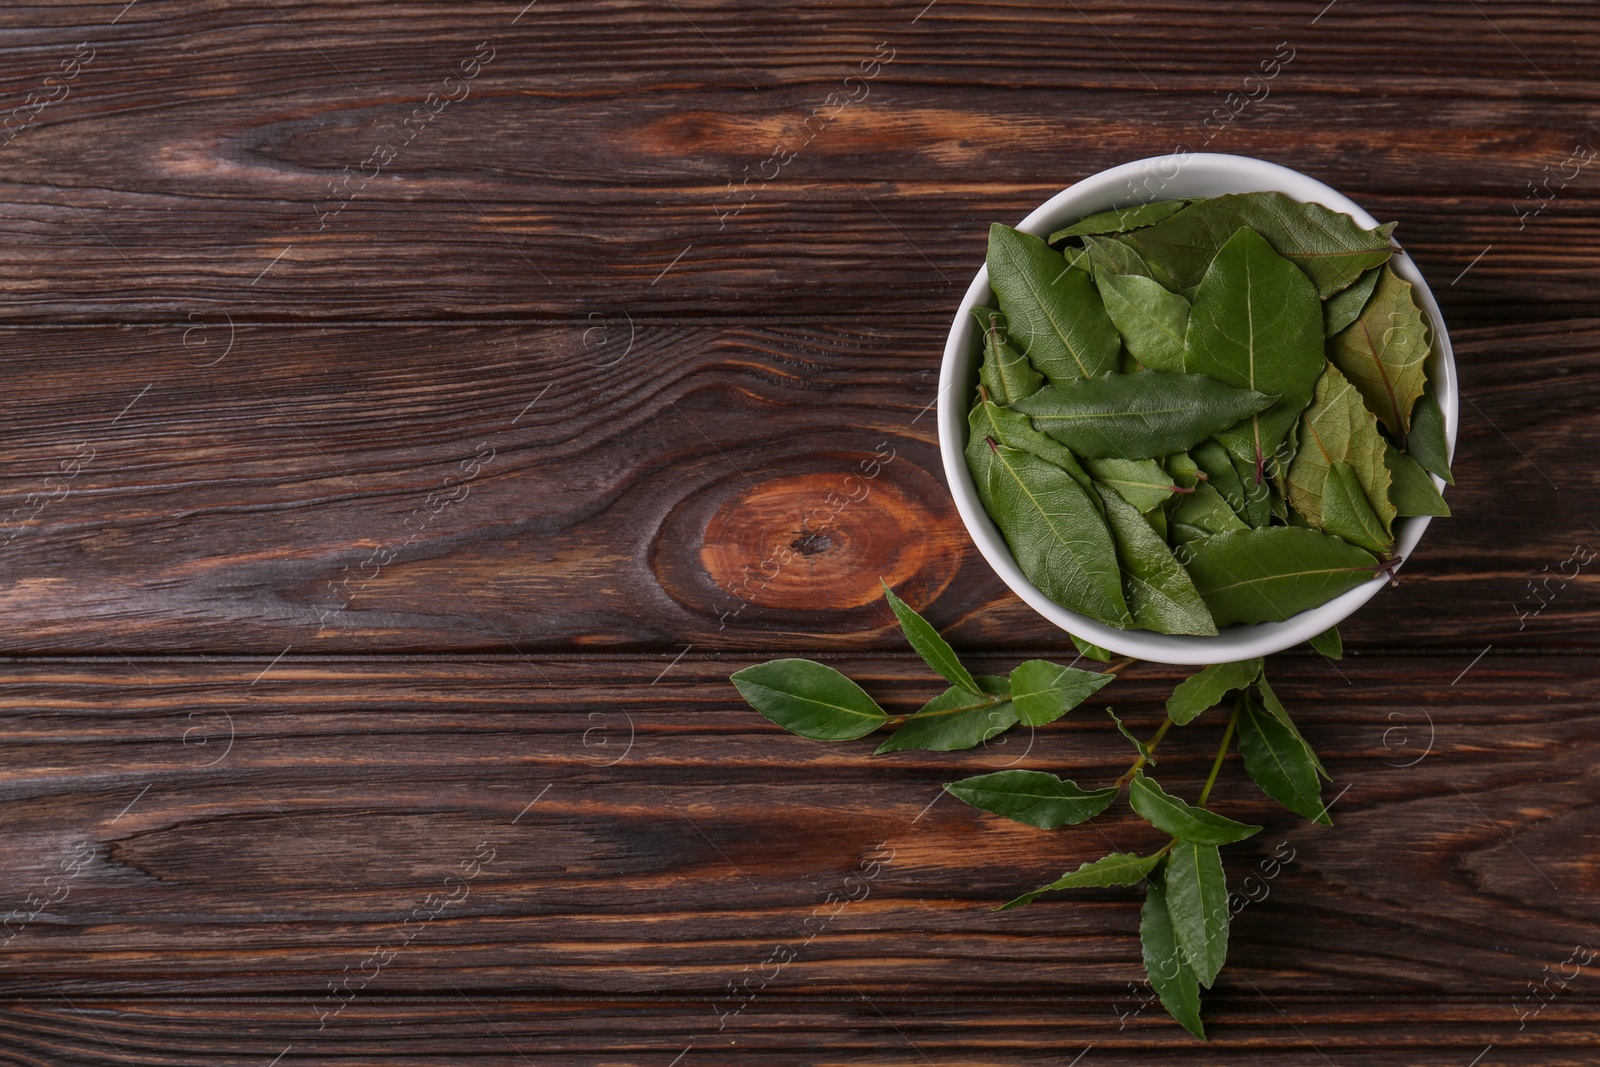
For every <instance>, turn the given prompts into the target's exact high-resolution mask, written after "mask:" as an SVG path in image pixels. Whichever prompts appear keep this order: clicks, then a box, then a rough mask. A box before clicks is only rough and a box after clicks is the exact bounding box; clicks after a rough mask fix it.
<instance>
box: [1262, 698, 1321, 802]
mask: <svg viewBox="0 0 1600 1067" xmlns="http://www.w3.org/2000/svg"><path fill="white" fill-rule="evenodd" d="M1239 755H1240V757H1241V758H1242V759H1243V761H1244V769H1245V773H1246V774H1248V775H1249V776H1250V779H1251V780H1252V781H1253V782H1255V783H1256V785H1258V786H1260V787H1261V791H1262V792H1263V793H1265V794H1267V796H1269V797H1271V798H1272V799H1273V800H1276V801H1277V802H1278V803H1279V804H1282V805H1283V806H1284V807H1286V808H1288V809H1289V810H1290V811H1292V812H1294V813H1295V814H1296V815H1302V816H1304V817H1305V818H1307V819H1310V820H1312V821H1313V822H1319V823H1322V824H1323V825H1324V826H1332V825H1333V820H1332V819H1330V818H1329V817H1328V809H1327V807H1326V806H1325V805H1324V804H1323V803H1322V785H1321V782H1320V781H1319V780H1318V776H1317V763H1316V757H1315V755H1314V754H1312V753H1311V752H1310V746H1308V745H1307V744H1306V743H1305V740H1304V739H1303V738H1301V737H1300V735H1299V733H1298V731H1294V730H1291V729H1288V728H1286V727H1285V726H1284V725H1283V724H1282V723H1280V722H1279V721H1278V720H1277V719H1276V718H1274V717H1273V716H1271V715H1269V714H1267V713H1265V712H1263V711H1261V710H1259V709H1258V708H1256V707H1255V704H1254V702H1253V701H1249V700H1247V701H1246V702H1245V707H1244V714H1243V715H1241V716H1240V718H1239Z"/></svg>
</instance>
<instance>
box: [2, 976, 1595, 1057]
mask: <svg viewBox="0 0 1600 1067" xmlns="http://www.w3.org/2000/svg"><path fill="white" fill-rule="evenodd" d="M1220 999H1221V1004H1222V1006H1221V1007H1220V1008H1219V1009H1218V1010H1217V1011H1215V1013H1214V1014H1215V1015H1216V1016H1217V1018H1216V1020H1215V1021H1213V1022H1212V1024H1211V1040H1210V1043H1209V1044H1206V1045H1202V1044H1200V1043H1199V1042H1196V1041H1193V1040H1191V1039H1189V1038H1188V1037H1187V1035H1185V1034H1183V1033H1181V1032H1180V1031H1178V1030H1177V1027H1176V1026H1175V1025H1173V1024H1171V1023H1170V1022H1163V1021H1162V1020H1160V1019H1157V1018H1152V1017H1151V1016H1150V1014H1149V1013H1144V1014H1143V1015H1142V1016H1140V1017H1137V1018H1132V1019H1129V1020H1128V1021H1127V1025H1126V1026H1125V1027H1124V1026H1119V1025H1118V1017H1117V1016H1116V1014H1115V1013H1112V1012H1109V1011H1106V1010H1104V1005H1100V1004H1096V1003H1093V1002H1089V1001H1082V1000H1074V999H1067V998H1061V999H1045V998H1041V997H1028V998H1012V999H1009V1000H1007V1001H1004V1002H998V1001H994V1002H987V1003H984V1002H980V1003H952V1002H950V1001H937V1000H935V1001H930V1000H922V999H907V998H897V997H877V996H874V997H870V998H867V999H862V998H861V997H853V998H848V999H847V998H837V999H834V998H820V997H819V998H808V999H807V1000H800V999H797V998H794V997H790V996H782V995H776V996H773V997H772V998H771V999H770V1000H764V1001H763V1002H761V1003H760V1004H759V1010H756V1009H755V1008H752V1009H751V1010H750V1012H749V1014H748V1015H746V1016H741V1017H740V1018H739V1019H738V1020H736V1021H735V1022H734V1023H732V1024H730V1025H729V1026H728V1027H727V1028H726V1029H724V1030H721V1031H718V1030H717V1029H716V1023H717V1018H716V1016H714V1015H713V1014H712V1013H711V1012H709V1011H708V1010H707V1009H706V1006H705V1005H703V1004H697V1003H686V1002H672V1001H663V1000H660V999H656V1000H645V999H639V998H611V999H604V1000H585V1001H577V1000H563V1001H556V1002H551V1001H546V1000H537V999H525V998H515V997H498V998H488V997H483V996H480V995H474V996H472V997H470V998H467V999H465V1000H463V998H462V997H460V996H456V995H453V994H447V995H446V996H445V997H439V998H433V999H421V998H410V999H407V1000H406V1001H404V1002H396V1001H393V1000H375V1001H373V1002H371V1003H361V1004H358V1005H356V1006H354V1007H352V1008H351V1009H350V1011H349V1012H348V1013H347V1014H346V1015H345V1016H342V1017H341V1018H340V1019H339V1020H338V1021H337V1022H336V1023H334V1024H330V1025H329V1026H328V1027H327V1028H326V1029H324V1030H321V1031H318V1030H317V1029H316V1022H317V1020H316V1018H315V1016H308V1014H307V1013H306V1012H305V1010H304V1007H303V1005H299V1004H295V1003H292V1002H284V1001H274V1000H264V999H253V1000H214V999H198V1000H186V1001H182V1002H179V1001H149V1000H106V999H99V998H95V999H85V998H77V997H75V998H73V1000H72V1003H71V1005H70V1006H66V1005H63V1004H61V1003H59V1002H56V1003H48V1002H46V1003H29V1002H20V1003H19V1002H15V1001H13V1002H12V1003H10V1004H9V1005H7V1007H6V1008H5V1009H3V1010H0V1034H3V1035H4V1038H5V1040H6V1041H7V1043H8V1046H9V1047H11V1048H13V1049H17V1050H19V1054H20V1055H29V1056H31V1057H33V1059H32V1060H30V1061H29V1062H40V1063H51V1064H81V1063H107V1062H117V1063H122V1062H128V1063H135V1064H144V1063H149V1064H165V1065H173V1067H185V1065H194V1067H212V1065H215V1064H218V1063H227V1064H235V1063H237V1064H240V1065H247V1064H266V1063H269V1062H271V1061H272V1060H273V1057H275V1056H281V1057H282V1058H281V1059H280V1060H278V1061H277V1062H278V1063H279V1064H280V1065H282V1067H307V1065H312V1064H330V1065H331V1064H352V1063H355V1064H369V1063H370V1064H378V1063H382V1064H385V1065H400V1067H409V1065H412V1064H437V1063H441V1062H446V1061H448V1062H450V1063H472V1064H476V1065H482V1067H526V1065H527V1064H562V1065H567V1064H573V1065H581V1067H605V1065H612V1064H616V1063H647V1064H660V1065H663V1067H665V1065H667V1064H671V1063H674V1062H676V1063H677V1064H679V1065H681V1067H702V1065H704V1064H709V1063H728V1064H745V1063H751V1062H760V1063H762V1064H776V1065H780V1067H789V1065H794V1067H823V1065H827V1067H831V1065H836V1064H905V1063H908V1062H916V1063H923V1062H927V1063H933V1064H952V1065H954V1064H960V1065H963V1067H991V1065H1001V1064H1006V1065H1013V1064H1039V1065H1045V1064H1048V1065H1052V1067H1056V1065H1060V1064H1065V1063H1069V1062H1071V1060H1072V1058H1073V1057H1074V1056H1080V1057H1081V1058H1080V1059H1079V1063H1080V1064H1081V1065H1082V1067H1101V1065H1107V1067H1118V1065H1126V1067H1142V1065H1144V1064H1148V1063H1150V1062H1151V1058H1152V1056H1166V1057H1168V1058H1173V1059H1176V1058H1178V1057H1182V1060H1183V1062H1184V1063H1186V1064H1194V1065H1196V1067H1239V1065H1243V1067H1298V1065H1301V1064H1306V1063H1320V1062H1323V1058H1325V1057H1327V1058H1329V1059H1328V1062H1337V1063H1339V1064H1341V1065H1349V1067H1465V1065H1466V1064H1468V1063H1470V1062H1471V1061H1472V1058H1473V1057H1474V1056H1482V1055H1483V1053H1484V1052H1485V1050H1486V1048H1487V1047H1488V1046H1491V1045H1492V1046H1493V1051H1492V1052H1491V1053H1489V1056H1488V1057H1485V1058H1484V1059H1482V1060H1481V1061H1480V1062H1481V1063H1483V1064H1485V1065H1486V1067H1487V1065H1490V1064H1492V1065H1495V1067H1500V1065H1505V1067H1588V1065H1589V1064H1591V1063H1592V1062H1593V1059H1592V1056H1593V1040H1594V1038H1593V1035H1594V1030H1595V1028H1596V1026H1600V1014H1597V1012H1596V1009H1595V1006H1594V1003H1593V1001H1592V1000H1590V1001H1584V1000H1577V999H1573V1000H1566V1001H1558V1002H1557V1003H1555V1004H1553V1005H1552V1006H1551V1007H1550V1008H1548V1009H1546V1012H1545V1014H1543V1015H1541V1016H1540V1019H1539V1022H1538V1025H1537V1026H1536V1027H1534V1026H1530V1027H1529V1028H1528V1029H1527V1030H1525V1031H1519V1030H1518V1029H1517V1027H1516V1020H1515V1019H1514V1018H1510V1019H1508V1018H1507V1017H1506V1013H1505V1010H1504V1005H1503V1004H1502V1003H1501V1002H1500V1001H1497V1000H1484V1001H1474V1000H1466V1001H1429V1000H1425V999H1422V998H1417V999H1414V1000H1411V1001H1408V1002H1407V1003H1406V1004H1404V1005H1397V1004H1394V1003H1392V1002H1382V1001H1376V1000H1359V1001H1332V1002H1328V1001H1306V1000H1304V999H1300V998H1282V999H1280V998H1276V997H1275V998H1273V1000H1272V1003H1271V1005H1270V1006H1269V1005H1267V1004H1265V1003H1263V1001H1262V999H1261V998H1259V997H1255V996H1253V995H1252V996H1251V997H1248V998H1245V997H1227V998H1220ZM1274 1008H1276V1009H1278V1010H1274ZM1280 1012H1281V1014H1280ZM119 1054H120V1056H121V1057H122V1058H114V1057H116V1056H118V1055H119ZM678 1056H681V1057H682V1058H681V1059H677V1060H674V1057H678ZM1334 1056H1337V1057H1338V1059H1337V1060H1332V1059H1331V1057H1334ZM219 1057H227V1058H226V1059H221V1058H219ZM757 1057H759V1060H757V1059H756V1058H757Z"/></svg>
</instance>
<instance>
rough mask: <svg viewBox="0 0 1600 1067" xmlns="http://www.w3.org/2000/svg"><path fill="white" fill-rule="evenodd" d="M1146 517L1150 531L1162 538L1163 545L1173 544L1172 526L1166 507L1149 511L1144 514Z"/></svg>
mask: <svg viewBox="0 0 1600 1067" xmlns="http://www.w3.org/2000/svg"><path fill="white" fill-rule="evenodd" d="M1144 517H1145V521H1146V522H1148V523H1149V524H1150V529H1152V530H1154V531H1155V532H1156V536H1157V537H1159V538H1161V541H1162V543H1163V544H1171V543H1172V542H1171V541H1170V540H1169V528H1170V526H1171V524H1170V523H1168V522H1167V509H1166V507H1165V506H1163V507H1159V508H1151V509H1150V510H1149V511H1147V512H1145V513H1144Z"/></svg>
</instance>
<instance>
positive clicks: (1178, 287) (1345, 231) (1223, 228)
mask: <svg viewBox="0 0 1600 1067" xmlns="http://www.w3.org/2000/svg"><path fill="white" fill-rule="evenodd" d="M1241 228H1247V229H1251V230H1254V231H1255V232H1256V233H1259V234H1262V235H1263V236H1265V237H1268V239H1269V240H1270V241H1271V242H1272V245H1273V249H1274V250H1275V251H1276V252H1277V253H1278V254H1279V255H1280V256H1283V257H1285V258H1286V259H1288V260H1289V261H1290V262H1291V263H1293V264H1294V265H1295V266H1296V267H1297V268H1299V269H1300V270H1302V271H1304V272H1305V274H1306V275H1307V276H1309V277H1310V279H1311V280H1312V282H1314V283H1315V285H1316V292H1317V296H1318V298H1319V299H1321V298H1325V297H1329V296H1332V295H1333V294H1334V293H1337V292H1338V291H1339V290H1341V289H1343V288H1345V287H1346V286H1348V285H1350V284H1351V283H1353V282H1355V281H1356V279H1357V278H1359V277H1360V276H1361V274H1362V272H1363V271H1366V270H1370V269H1371V268H1373V267H1376V266H1378V265H1379V264H1381V263H1385V262H1387V261H1388V259H1389V257H1390V255H1391V254H1392V249H1391V247H1390V244H1389V234H1390V233H1391V232H1392V231H1393V229H1394V226H1393V224H1389V225H1385V226H1380V227H1378V228H1377V229H1375V230H1366V229H1363V228H1362V227H1361V226H1360V225H1358V224H1357V223H1356V221H1355V220H1354V219H1352V218H1351V217H1350V216H1348V215H1346V214H1344V213H1343V212H1339V211H1333V210H1330V209H1329V208H1325V207H1323V206H1322V205H1320V204H1302V203H1299V202H1297V201H1294V200H1290V199H1289V198H1288V197H1287V196H1284V195H1283V194H1282V193H1276V192H1268V193H1230V194H1228V195H1226V196H1215V197H1210V198H1208V199H1205V200H1200V201H1197V202H1195V203H1193V204H1190V205H1189V206H1188V207H1186V208H1184V209H1183V210H1182V211H1179V212H1177V213H1176V214H1174V215H1173V216H1172V217H1171V218H1168V219H1166V220H1165V221H1163V222H1160V223H1158V224H1157V225H1155V226H1152V227H1150V228H1148V229H1144V230H1140V231H1139V232H1137V233H1133V234H1130V235H1129V236H1128V241H1129V243H1130V244H1132V245H1133V246H1134V247H1135V248H1136V249H1138V250H1139V253H1140V254H1141V255H1142V256H1143V257H1144V259H1145V262H1146V263H1148V264H1149V265H1150V267H1151V270H1152V272H1153V274H1154V276H1155V279H1156V280H1157V281H1159V282H1161V283H1162V284H1163V285H1165V286H1166V287H1167V288H1168V289H1171V290H1173V291H1174V292H1181V291H1183V290H1185V289H1188V288H1190V287H1191V286H1194V285H1196V284H1198V283H1199V281H1200V278H1201V277H1202V276H1203V275H1204V274H1205V272H1206V267H1207V264H1209V263H1210V262H1211V259H1212V257H1213V256H1214V255H1215V254H1216V253H1217V251H1218V250H1220V249H1221V248H1222V246H1223V245H1225V244H1227V243H1228V241H1229V239H1231V238H1232V237H1233V235H1234V234H1235V233H1237V232H1238V231H1239V230H1240V229H1241ZM1317 311H1318V315H1317V318H1318V319H1319V320H1320V318H1321V308H1320V307H1319V308H1318V309H1317ZM1319 326H1320V323H1319Z"/></svg>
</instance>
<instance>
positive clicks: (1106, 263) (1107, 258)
mask: <svg viewBox="0 0 1600 1067" xmlns="http://www.w3.org/2000/svg"><path fill="white" fill-rule="evenodd" d="M1083 250H1084V252H1085V253H1086V254H1087V255H1088V256H1089V273H1090V274H1092V275H1094V280H1095V284H1096V285H1098V286H1099V287H1100V288H1101V290H1102V291H1103V290H1104V289H1105V281H1106V279H1107V278H1108V277H1112V276H1114V275H1119V274H1135V275H1143V276H1145V277H1148V276H1149V274H1150V268H1149V267H1146V266H1145V265H1144V260H1143V259H1142V258H1141V257H1140V256H1139V253H1138V252H1135V251H1134V250H1133V247H1132V246H1131V245H1128V244H1125V243H1124V242H1122V241H1119V240H1117V239H1116V238H1115V237H1085V238H1084V239H1083Z"/></svg>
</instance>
